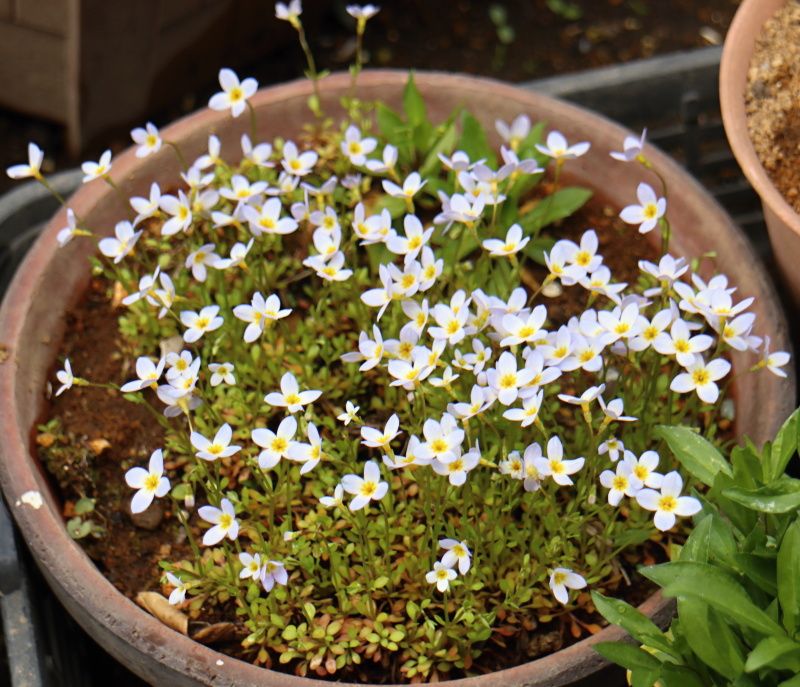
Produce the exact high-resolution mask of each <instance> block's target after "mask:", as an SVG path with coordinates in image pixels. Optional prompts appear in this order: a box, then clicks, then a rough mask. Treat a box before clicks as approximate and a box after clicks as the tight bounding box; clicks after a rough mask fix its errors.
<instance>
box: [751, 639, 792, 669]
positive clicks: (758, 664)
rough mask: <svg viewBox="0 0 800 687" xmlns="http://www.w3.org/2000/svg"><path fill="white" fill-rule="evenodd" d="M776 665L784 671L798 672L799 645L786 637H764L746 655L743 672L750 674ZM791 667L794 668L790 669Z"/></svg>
mask: <svg viewBox="0 0 800 687" xmlns="http://www.w3.org/2000/svg"><path fill="white" fill-rule="evenodd" d="M778 664H780V665H781V666H782V667H783V668H784V669H788V670H796V671H800V644H798V643H797V642H795V641H793V640H791V639H789V638H788V637H765V638H764V639H762V640H761V641H760V642H759V643H758V644H757V645H756V647H755V649H753V650H752V651H751V652H750V654H749V655H748V657H747V662H746V663H745V670H746V671H747V672H748V673H752V672H755V671H756V670H761V669H762V668H775V667H777V665H778ZM792 665H794V666H795V667H793V668H790V666H792Z"/></svg>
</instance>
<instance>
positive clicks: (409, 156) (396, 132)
mask: <svg viewBox="0 0 800 687" xmlns="http://www.w3.org/2000/svg"><path fill="white" fill-rule="evenodd" d="M375 120H376V121H377V123H378V129H380V132H381V133H382V134H383V136H384V138H385V139H386V141H387V143H391V144H392V145H393V146H394V147H395V148H397V155H398V159H399V161H400V162H401V163H403V164H411V162H412V161H413V159H414V135H413V129H412V128H411V126H410V125H409V124H406V122H404V121H403V118H402V117H401V116H400V115H399V114H398V113H397V112H395V111H394V110H393V109H392V108H390V107H388V106H387V105H384V104H383V103H378V104H377V106H376V108H375Z"/></svg>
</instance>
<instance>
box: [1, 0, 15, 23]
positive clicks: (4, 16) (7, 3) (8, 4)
mask: <svg viewBox="0 0 800 687" xmlns="http://www.w3.org/2000/svg"><path fill="white" fill-rule="evenodd" d="M13 10H14V3H13V2H12V0H0V21H9V20H12V19H13V18H14V13H13Z"/></svg>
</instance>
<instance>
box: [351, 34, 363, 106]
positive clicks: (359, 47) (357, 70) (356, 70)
mask: <svg viewBox="0 0 800 687" xmlns="http://www.w3.org/2000/svg"><path fill="white" fill-rule="evenodd" d="M365 26H366V22H361V21H358V22H357V23H356V55H355V57H356V63H355V64H354V65H353V66H352V67H351V68H350V96H349V100H350V103H351V106H350V117H351V119H354V115H355V112H354V110H353V103H357V101H356V100H355V97H356V84H357V81H358V75H359V74H361V69H362V66H363V64H364V28H365ZM356 109H357V105H356Z"/></svg>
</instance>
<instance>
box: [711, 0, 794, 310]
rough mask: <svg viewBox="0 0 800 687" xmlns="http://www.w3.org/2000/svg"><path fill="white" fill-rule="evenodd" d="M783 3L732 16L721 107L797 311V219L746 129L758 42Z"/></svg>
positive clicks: (755, 3)
mask: <svg viewBox="0 0 800 687" xmlns="http://www.w3.org/2000/svg"><path fill="white" fill-rule="evenodd" d="M785 4H786V0H744V2H742V4H741V5H740V7H739V9H738V10H737V12H736V16H735V17H734V19H733V22H732V23H731V27H730V29H729V31H728V35H727V37H726V38H725V47H724V48H723V51H722V61H721V63H720V71H719V101H720V108H721V109H722V121H723V123H724V125H725V133H726V134H727V136H728V141H729V143H730V145H731V149H732V150H733V154H734V155H735V156H736V160H737V161H738V162H739V166H740V167H741V168H742V171H743V172H744V174H745V176H746V177H747V180H748V181H749V182H750V183H751V184H752V186H753V188H755V190H756V192H757V193H758V195H759V196H760V197H761V203H762V205H763V207H764V218H765V220H766V222H767V229H768V230H769V238H770V241H771V242H772V248H773V252H774V253H775V261H776V262H777V263H778V268H779V270H780V272H781V277H782V278H783V281H784V283H785V284H786V285H787V286H788V287H789V291H790V295H791V297H792V301H793V303H794V304H795V305H800V270H799V269H798V268H797V265H798V261H800V215H798V214H797V212H795V210H794V208H793V207H792V206H791V205H789V203H787V202H786V199H785V198H784V197H783V195H782V194H781V192H780V191H778V189H777V188H775V186H774V184H773V183H772V180H771V179H770V178H769V175H768V174H767V171H766V170H765V169H764V167H763V166H762V164H761V161H760V160H759V159H758V155H757V154H756V150H755V148H754V147H753V142H752V141H751V140H750V134H749V132H748V129H747V113H746V112H745V91H746V89H747V73H748V71H749V69H750V61H751V59H752V57H753V52H754V50H755V45H756V41H757V40H758V37H759V35H760V34H761V30H762V28H763V27H764V24H765V23H766V22H767V21H768V20H769V19H770V18H771V17H772V16H773V15H774V14H775V13H776V12H777V11H778V10H779V9H780V8H781V7H783V6H784V5H785Z"/></svg>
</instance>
